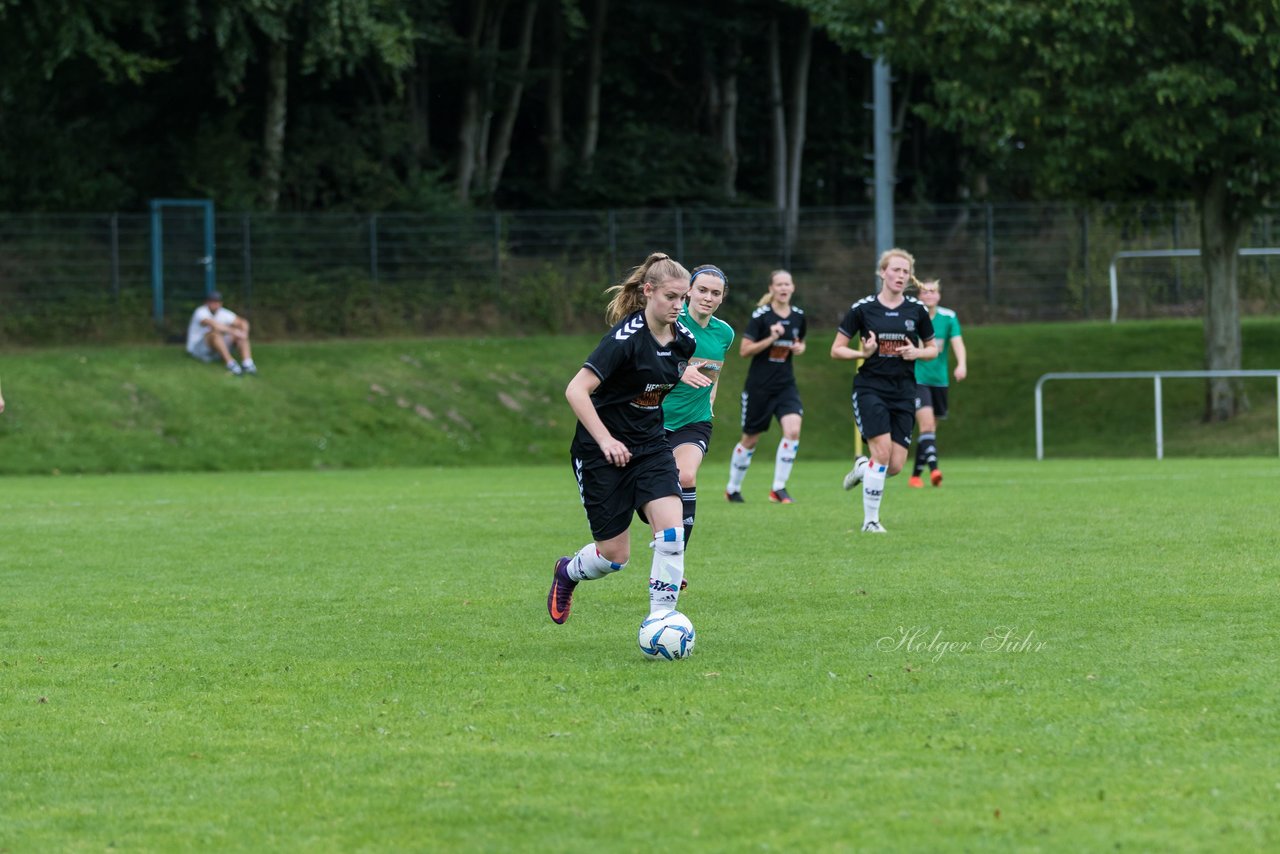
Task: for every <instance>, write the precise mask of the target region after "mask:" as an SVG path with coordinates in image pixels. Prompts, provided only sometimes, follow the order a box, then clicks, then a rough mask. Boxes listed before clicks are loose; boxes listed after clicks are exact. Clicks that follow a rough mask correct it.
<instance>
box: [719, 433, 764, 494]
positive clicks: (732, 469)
mask: <svg viewBox="0 0 1280 854" xmlns="http://www.w3.org/2000/svg"><path fill="white" fill-rule="evenodd" d="M755 452H756V449H755V448H752V449H750V450H747V449H746V448H744V447H742V443H741V442H739V443H738V444H736V445H734V446H733V458H732V459H730V460H729V485H728V486H727V487H725V492H741V491H742V481H743V479H745V478H746V476H747V469H749V468H750V467H751V457H752V456H754V455H755Z"/></svg>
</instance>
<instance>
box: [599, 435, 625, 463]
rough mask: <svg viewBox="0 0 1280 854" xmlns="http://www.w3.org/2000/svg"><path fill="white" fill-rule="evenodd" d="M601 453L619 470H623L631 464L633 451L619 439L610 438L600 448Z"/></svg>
mask: <svg viewBox="0 0 1280 854" xmlns="http://www.w3.org/2000/svg"><path fill="white" fill-rule="evenodd" d="M600 451H601V453H603V454H604V458H605V459H606V460H608V461H609V462H610V463H612V464H613V465H615V466H617V467H618V468H622V467H623V466H625V465H626V464H627V463H629V462H631V449H630V448H628V447H627V446H626V445H624V444H623V443H621V442H619V441H618V440H617V439H613V438H610V439H609V441H607V442H605V443H604V444H602V445H601V446H600Z"/></svg>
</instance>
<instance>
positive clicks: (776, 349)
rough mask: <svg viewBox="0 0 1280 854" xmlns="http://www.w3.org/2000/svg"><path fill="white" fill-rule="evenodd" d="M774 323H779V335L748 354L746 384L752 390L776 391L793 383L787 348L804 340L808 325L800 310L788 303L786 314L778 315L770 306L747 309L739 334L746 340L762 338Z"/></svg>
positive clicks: (794, 376) (789, 348)
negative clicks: (763, 346) (748, 365)
mask: <svg viewBox="0 0 1280 854" xmlns="http://www.w3.org/2000/svg"><path fill="white" fill-rule="evenodd" d="M775 323H781V324H782V327H783V331H782V336H781V337H780V338H778V340H777V341H775V342H773V344H772V345H771V346H769V347H766V348H765V349H764V350H761V351H760V352H759V353H756V354H755V355H754V356H752V357H751V367H750V368H748V369H747V383H746V387H747V388H748V389H750V390H751V391H753V392H757V393H759V392H768V391H776V390H778V389H780V388H786V387H787V386H792V385H795V384H796V375H795V371H794V370H793V369H792V367H791V356H792V353H791V348H792V347H793V346H795V343H796V342H797V341H803V340H804V336H805V330H806V329H807V328H808V327H807V325H806V320H805V316H804V311H803V310H801V309H798V308H796V307H795V306H792V307H791V313H790V314H788V315H787V316H786V317H780V316H779V315H778V314H777V313H776V312H774V310H773V306H772V305H769V304H765V305H762V306H760V307H759V308H757V309H756V310H755V311H753V312H751V319H750V320H748V321H747V328H746V330H744V331H743V333H742V337H743V338H744V339H746V340H748V341H763V340H764V339H766V338H768V337H769V336H770V335H772V334H773V333H772V332H770V331H769V327H771V326H773V325H774V324H775Z"/></svg>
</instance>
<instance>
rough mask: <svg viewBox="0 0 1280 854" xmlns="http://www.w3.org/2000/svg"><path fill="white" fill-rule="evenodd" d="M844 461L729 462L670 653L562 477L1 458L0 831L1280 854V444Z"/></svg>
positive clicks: (613, 846) (273, 840)
mask: <svg viewBox="0 0 1280 854" xmlns="http://www.w3.org/2000/svg"><path fill="white" fill-rule="evenodd" d="M5 388H6V391H8V390H9V385H8V384H7V383H6V386H5ZM756 468H762V467H760V466H757V467H756ZM844 470H845V466H844V465H843V464H841V463H838V462H834V461H833V462H825V463H824V462H805V461H804V460H803V459H802V460H801V461H800V462H799V463H798V464H797V468H796V472H795V475H794V477H793V479H792V483H791V491H792V493H793V494H794V495H796V496H797V498H798V501H799V503H798V504H796V505H793V506H787V507H779V506H773V505H769V504H768V503H767V502H766V501H764V490H766V489H767V476H766V472H764V471H763V470H760V471H756V470H754V469H753V471H752V472H751V474H750V475H749V476H748V479H747V490H746V495H747V498H748V502H749V503H748V504H746V505H742V506H730V505H727V504H726V503H725V502H723V500H718V499H719V496H720V489H721V488H722V484H723V481H724V477H725V474H726V470H725V467H724V466H723V465H721V464H718V463H716V462H709V463H708V465H707V467H706V468H705V469H704V473H703V477H702V482H701V484H700V485H701V486H702V492H703V496H704V499H703V502H702V504H703V506H702V508H701V512H700V515H699V521H698V528H697V531H696V533H695V535H694V538H693V541H692V545H691V549H690V553H689V557H688V577H689V580H690V584H691V587H690V589H689V590H688V591H687V592H686V593H685V594H684V596H683V597H682V599H681V606H682V610H684V611H686V612H687V613H688V614H689V615H690V617H691V618H692V619H693V621H694V624H695V625H696V626H697V628H698V633H699V638H698V646H697V650H696V652H695V654H694V656H693V657H692V658H691V659H689V660H686V661H683V662H676V663H671V664H667V663H651V662H646V661H644V660H643V659H642V658H641V656H640V653H639V652H638V651H637V649H636V648H635V641H634V636H635V630H636V626H637V625H638V623H639V620H640V618H641V616H642V615H643V612H644V610H645V608H646V604H647V595H646V590H645V583H646V580H647V567H648V556H647V550H646V549H644V548H643V546H640V547H639V548H637V549H636V553H635V555H634V556H633V560H632V564H631V565H630V566H629V567H628V568H627V569H626V570H625V571H624V572H623V573H621V574H620V575H618V576H614V577H611V578H609V579H606V580H603V581H599V582H593V583H591V584H588V585H586V586H584V587H581V588H579V590H580V592H579V594H578V596H577V598H576V601H575V607H574V613H573V617H572V619H571V620H570V621H569V622H568V623H567V624H566V625H564V626H555V625H553V624H552V623H551V622H550V620H549V619H548V618H547V616H546V613H545V608H544V600H545V595H546V588H547V584H548V582H549V577H550V570H551V566H552V562H553V560H554V559H555V557H556V556H558V555H560V554H563V553H566V552H568V551H569V550H570V549H573V548H576V547H578V546H580V545H581V544H582V543H583V542H584V541H585V540H586V537H587V529H586V523H585V519H584V518H583V514H582V511H581V508H580V507H579V506H578V505H577V502H576V492H575V489H574V484H573V481H572V477H571V474H570V472H569V470H568V467H567V465H565V466H557V467H526V468H487V469H486V468H466V469H462V468H451V469H400V470H390V469H387V470H370V471H332V472H291V473H241V474H235V473H208V474H162V475H117V476H109V477H100V476H83V477H65V476H64V477H58V478H51V477H39V478H25V477H7V478H5V479H4V480H3V482H2V487H3V492H2V493H0V590H3V606H2V607H0V756H2V758H0V851H15V852H18V851H48V850H59V851H82V850H83V851H88V850H102V849H107V848H113V849H119V850H151V851H169V850H185V849H191V848H214V849H218V850H246V851H247V850H255V851H257V850H304V849H305V850H311V851H339V850H342V851H347V850H490V851H512V850H521V851H526V850H537V851H596V850H606V851H637V850H649V849H652V848H654V847H656V846H662V847H679V848H687V849H690V850H697V851H717V850H722V851H742V850H750V849H755V850H786V851H807V850H855V849H859V850H861V849H869V850H908V849H910V850H969V851H976V850H989V849H1017V850H1054V851H1080V850H1095V851H1096V850H1102V849H1104V848H1105V849H1108V850H1111V849H1120V850H1169V849H1194V850H1265V849H1271V850H1275V849H1276V848H1277V847H1278V846H1280V818H1278V817H1277V812H1276V810H1275V805H1276V802H1277V799H1278V798H1280V754H1278V753H1277V751H1276V749H1275V733H1276V732H1277V729H1278V728H1280V719H1278V718H1280V713H1278V711H1277V710H1278V709H1280V690H1278V689H1277V687H1276V681H1275V674H1276V671H1277V664H1278V662H1277V652H1276V645H1275V642H1274V638H1275V632H1274V626H1275V615H1276V613H1277V609H1278V607H1280V594H1278V593H1277V587H1276V578H1275V571H1276V538H1275V530H1276V528H1275V520H1276V506H1277V505H1276V496H1277V495H1278V494H1280V463H1277V461H1276V460H1275V459H1274V458H1264V459H1236V460H1228V461H1215V460H1178V461H1174V460H1165V461H1164V462H1162V463H1157V462H1155V461H1103V460H1074V461H1049V462H1045V463H1034V462H1030V461H981V460H969V461H962V460H956V461H954V462H950V463H948V465H947V466H946V471H947V480H946V482H945V484H944V485H943V487H942V488H941V489H927V490H908V489H907V488H906V486H905V482H904V479H902V478H896V479H894V480H892V481H890V484H889V489H888V490H887V494H886V498H885V503H884V510H883V514H882V518H883V519H884V522H885V525H886V526H887V527H888V528H889V531H890V534H889V535H888V536H885V537H871V536H861V535H858V534H854V533H852V530H853V527H854V524H855V522H858V521H860V516H861V513H860V508H859V507H857V506H856V505H855V500H854V498H853V496H851V495H850V494H848V493H844V492H842V491H841V490H840V488H839V485H838V484H839V480H840V477H841V475H842V474H843V472H844ZM635 541H636V543H637V545H639V543H640V542H642V534H641V533H640V531H639V528H638V527H637V529H636V536H635Z"/></svg>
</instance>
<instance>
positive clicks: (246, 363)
mask: <svg viewBox="0 0 1280 854" xmlns="http://www.w3.org/2000/svg"><path fill="white" fill-rule="evenodd" d="M240 364H241V365H244V366H245V367H246V368H252V367H256V366H255V365H254V364H253V359H245V360H244V361H243V362H241V363H240Z"/></svg>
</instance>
